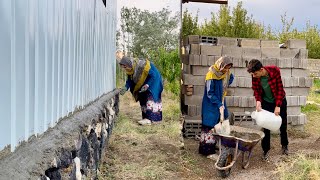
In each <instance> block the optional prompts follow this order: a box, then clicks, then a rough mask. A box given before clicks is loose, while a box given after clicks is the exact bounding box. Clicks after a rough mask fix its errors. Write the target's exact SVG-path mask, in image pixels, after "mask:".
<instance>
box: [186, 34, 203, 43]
mask: <svg viewBox="0 0 320 180" xmlns="http://www.w3.org/2000/svg"><path fill="white" fill-rule="evenodd" d="M188 43H189V44H199V43H200V36H199V35H189V36H188Z"/></svg>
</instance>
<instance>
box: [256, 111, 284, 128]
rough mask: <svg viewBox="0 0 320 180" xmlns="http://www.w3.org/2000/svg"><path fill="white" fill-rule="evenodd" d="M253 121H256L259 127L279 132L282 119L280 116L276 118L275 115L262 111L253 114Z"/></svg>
mask: <svg viewBox="0 0 320 180" xmlns="http://www.w3.org/2000/svg"><path fill="white" fill-rule="evenodd" d="M251 117H252V119H255V120H256V122H257V125H258V126H260V127H263V128H266V129H269V130H271V131H277V130H279V128H280V126H281V123H282V119H281V117H280V116H276V115H275V114H274V113H271V112H269V111H266V110H264V109H262V110H261V111H259V112H258V111H253V112H252V113H251Z"/></svg>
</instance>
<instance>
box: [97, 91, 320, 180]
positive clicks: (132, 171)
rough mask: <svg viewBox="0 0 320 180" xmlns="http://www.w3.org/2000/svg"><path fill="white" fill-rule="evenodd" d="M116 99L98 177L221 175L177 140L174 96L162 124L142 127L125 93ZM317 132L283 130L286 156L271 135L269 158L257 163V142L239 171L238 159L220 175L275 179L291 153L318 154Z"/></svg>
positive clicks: (193, 147) (191, 145)
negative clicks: (117, 112)
mask: <svg viewBox="0 0 320 180" xmlns="http://www.w3.org/2000/svg"><path fill="white" fill-rule="evenodd" d="M120 100H121V102H120V118H119V122H118V123H117V124H116V127H115V129H114V131H113V135H112V137H111V139H110V143H109V147H108V150H107V155H106V157H105V161H104V162H103V164H102V166H101V168H100V169H101V171H100V174H101V175H100V179H175V180H177V179H189V180H190V179H199V180H200V179H213V180H214V179H221V178H220V177H219V176H218V173H217V170H216V169H215V168H214V163H215V162H214V160H211V159H208V158H206V157H204V156H201V155H199V154H198V141H196V140H194V139H182V138H181V136H180V127H181V125H180V122H179V117H178V116H179V115H175V114H177V111H179V102H178V100H177V99H171V98H170V97H169V96H165V97H164V98H163V106H164V110H163V113H164V121H163V123H162V124H159V125H152V126H146V127H143V126H139V125H137V121H138V120H140V107H139V104H138V103H135V102H134V101H133V100H132V98H131V97H130V96H129V93H127V94H126V95H125V96H124V97H121V98H120ZM168 114H169V115H168ZM311 129H312V128H311ZM317 130H318V129H316V130H314V129H313V131H317ZM319 136H320V135H319V134H316V133H313V132H312V131H311V133H310V132H300V133H297V132H295V131H289V151H290V154H289V156H284V155H281V145H280V137H279V135H273V136H272V139H271V142H272V149H271V151H270V161H269V162H264V161H261V154H262V150H261V146H260V143H259V144H258V145H257V146H256V147H255V148H254V150H253V155H252V158H251V160H250V165H249V167H248V168H247V169H242V167H241V161H240V160H241V158H240V159H239V160H238V161H237V162H236V164H235V165H234V167H233V168H232V170H231V175H230V176H229V177H228V178H225V179H250V180H255V179H256V180H263V179H279V175H278V174H277V167H278V165H279V164H280V163H283V162H286V161H287V160H288V159H289V158H290V157H293V156H294V154H299V153H302V154H310V155H312V154H316V155H317V156H318V155H319V154H320V153H319V149H320V139H319ZM182 142H183V143H182Z"/></svg>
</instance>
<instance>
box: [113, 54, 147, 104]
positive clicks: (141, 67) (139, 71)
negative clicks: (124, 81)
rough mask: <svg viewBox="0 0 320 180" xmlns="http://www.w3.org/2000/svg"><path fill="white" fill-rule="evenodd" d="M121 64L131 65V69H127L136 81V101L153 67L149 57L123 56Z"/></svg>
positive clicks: (134, 91) (128, 73) (131, 77)
mask: <svg viewBox="0 0 320 180" xmlns="http://www.w3.org/2000/svg"><path fill="white" fill-rule="evenodd" d="M119 64H121V65H125V66H127V67H131V68H132V69H131V70H130V71H126V73H127V75H129V76H130V77H129V78H130V79H131V80H132V81H133V82H134V88H133V91H132V94H133V96H134V98H135V99H136V101H137V100H138V94H139V90H140V89H141V87H142V85H143V84H144V82H145V81H146V79H147V77H148V74H149V70H150V69H151V64H150V61H149V60H148V59H139V60H135V59H130V58H128V57H123V58H122V59H121V60H120V62H119Z"/></svg>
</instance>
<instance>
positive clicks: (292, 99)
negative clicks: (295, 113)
mask: <svg viewBox="0 0 320 180" xmlns="http://www.w3.org/2000/svg"><path fill="white" fill-rule="evenodd" d="M286 99H287V105H288V106H299V96H286Z"/></svg>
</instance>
